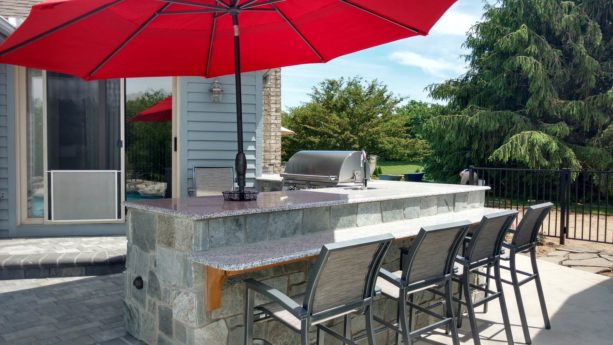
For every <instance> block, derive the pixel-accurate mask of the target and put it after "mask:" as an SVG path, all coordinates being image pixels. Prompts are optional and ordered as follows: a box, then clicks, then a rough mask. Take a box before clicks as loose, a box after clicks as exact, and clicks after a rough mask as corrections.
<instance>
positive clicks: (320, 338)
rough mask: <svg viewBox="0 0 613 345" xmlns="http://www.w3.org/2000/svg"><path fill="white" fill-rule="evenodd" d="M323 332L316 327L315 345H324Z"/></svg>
mask: <svg viewBox="0 0 613 345" xmlns="http://www.w3.org/2000/svg"><path fill="white" fill-rule="evenodd" d="M324 334H326V333H324V332H322V331H321V328H319V326H318V327H317V345H324Z"/></svg>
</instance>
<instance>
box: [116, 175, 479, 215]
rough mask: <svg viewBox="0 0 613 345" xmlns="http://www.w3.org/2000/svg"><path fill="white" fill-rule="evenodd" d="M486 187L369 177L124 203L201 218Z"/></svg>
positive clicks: (135, 207) (390, 198)
mask: <svg viewBox="0 0 613 345" xmlns="http://www.w3.org/2000/svg"><path fill="white" fill-rule="evenodd" d="M488 189H489V187H487V186H466V185H455V184H439V183H421V182H393V181H371V182H370V183H369V184H368V189H366V190H362V189H361V188H359V187H356V186H343V187H334V188H322V189H310V190H299V191H282V192H262V193H260V194H259V195H258V200H256V201H246V202H237V201H224V200H223V197H222V196H221V195H220V196H206V197H196V198H178V199H156V200H146V201H138V202H126V203H125V206H126V207H128V208H132V209H139V210H144V211H148V212H152V213H160V214H168V215H173V216H178V217H185V218H190V219H194V220H200V219H209V218H219V217H230V216H238V215H245V214H253V213H262V212H275V211H285V210H295V209H304V208H312V207H324V206H333V205H341V204H351V203H361V202H369V201H381V200H393V199H406V198H416V197H425V196H434V195H444V194H455V193H466V192H471V191H482V190H488Z"/></svg>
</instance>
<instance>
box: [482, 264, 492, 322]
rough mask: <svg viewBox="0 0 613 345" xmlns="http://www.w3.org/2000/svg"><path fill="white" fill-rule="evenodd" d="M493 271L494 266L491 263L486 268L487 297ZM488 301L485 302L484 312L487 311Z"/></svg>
mask: <svg viewBox="0 0 613 345" xmlns="http://www.w3.org/2000/svg"><path fill="white" fill-rule="evenodd" d="M491 273H492V266H491V265H487V270H486V274H487V276H486V277H485V298H487V295H488V293H489V290H490V274H491ZM487 303H488V302H485V303H483V312H484V313H487Z"/></svg>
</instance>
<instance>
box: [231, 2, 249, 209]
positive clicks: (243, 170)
mask: <svg viewBox="0 0 613 345" xmlns="http://www.w3.org/2000/svg"><path fill="white" fill-rule="evenodd" d="M231 16H232V25H233V26H234V80H235V84H236V131H237V133H236V134H237V143H238V152H237V153H236V158H235V160H234V166H235V169H236V180H237V183H238V191H239V193H240V198H241V200H244V191H245V180H246V175H247V158H246V157H245V152H244V151H243V99H242V98H243V97H242V87H241V58H240V39H239V35H240V32H239V29H238V12H234V13H231Z"/></svg>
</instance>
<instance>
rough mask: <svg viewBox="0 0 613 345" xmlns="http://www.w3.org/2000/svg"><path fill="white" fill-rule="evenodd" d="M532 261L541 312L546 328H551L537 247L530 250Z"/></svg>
mask: <svg viewBox="0 0 613 345" xmlns="http://www.w3.org/2000/svg"><path fill="white" fill-rule="evenodd" d="M530 261H532V272H533V274H534V275H535V276H536V278H535V280H534V282H535V283H536V291H537V292H538V295H539V301H540V302H541V312H542V313H543V321H544V322H545V328H546V329H551V323H550V322H549V313H547V305H546V304H545V295H544V294H543V286H542V285H541V275H540V273H539V269H538V266H537V265H536V249H535V248H532V250H530Z"/></svg>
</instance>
